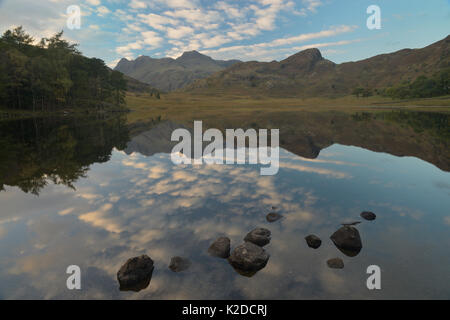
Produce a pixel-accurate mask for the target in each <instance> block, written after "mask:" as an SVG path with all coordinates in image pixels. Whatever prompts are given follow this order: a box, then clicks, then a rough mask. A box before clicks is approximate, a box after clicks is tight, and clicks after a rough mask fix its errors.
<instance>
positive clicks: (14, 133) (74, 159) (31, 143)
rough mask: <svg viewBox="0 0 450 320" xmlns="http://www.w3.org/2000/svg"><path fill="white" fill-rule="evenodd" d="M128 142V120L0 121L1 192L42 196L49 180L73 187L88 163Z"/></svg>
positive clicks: (108, 154) (106, 157)
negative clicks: (14, 190)
mask: <svg viewBox="0 0 450 320" xmlns="http://www.w3.org/2000/svg"><path fill="white" fill-rule="evenodd" d="M127 141H128V129H127V127H126V126H125V119H124V118H119V117H116V118H110V119H100V118H98V117H97V118H30V119H22V120H13V121H4V122H1V123H0V149H1V150H2V151H1V153H0V190H2V189H4V186H5V185H10V186H17V187H19V188H20V189H22V191H24V192H31V193H34V194H39V192H40V190H41V189H42V188H43V187H45V185H46V184H47V181H52V182H53V183H55V184H64V185H67V186H69V187H73V185H72V184H73V183H74V182H75V181H76V180H77V179H78V178H80V177H83V176H84V175H85V174H86V172H87V170H88V168H89V165H91V164H92V163H96V162H106V161H108V160H109V158H110V156H111V151H112V149H113V148H114V147H116V148H118V149H123V148H124V146H125V143H126V142H127Z"/></svg>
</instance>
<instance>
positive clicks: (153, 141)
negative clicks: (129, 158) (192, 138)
mask: <svg viewBox="0 0 450 320" xmlns="http://www.w3.org/2000/svg"><path fill="white" fill-rule="evenodd" d="M178 128H184V127H183V126H182V125H180V124H176V123H174V122H172V121H164V122H161V123H159V124H157V125H156V126H154V127H153V128H151V129H150V130H147V131H144V132H141V133H139V134H137V135H135V136H134V137H133V138H132V139H131V140H130V141H129V142H128V143H127V146H126V148H125V150H124V151H125V153H126V154H131V153H133V152H139V153H140V154H143V155H145V156H152V155H154V154H155V153H170V152H171V150H172V148H173V146H174V145H175V144H177V142H172V141H170V137H171V135H172V132H173V131H174V130H175V129H178Z"/></svg>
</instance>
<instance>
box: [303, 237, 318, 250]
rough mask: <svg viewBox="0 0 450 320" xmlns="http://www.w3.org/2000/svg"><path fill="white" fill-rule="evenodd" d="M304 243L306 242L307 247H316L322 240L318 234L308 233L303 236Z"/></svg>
mask: <svg viewBox="0 0 450 320" xmlns="http://www.w3.org/2000/svg"><path fill="white" fill-rule="evenodd" d="M305 240H306V243H307V244H308V247H310V248H314V249H317V248H318V247H320V245H321V244H322V240H320V238H319V237H318V236H315V235H313V234H310V235H309V236H307V237H305Z"/></svg>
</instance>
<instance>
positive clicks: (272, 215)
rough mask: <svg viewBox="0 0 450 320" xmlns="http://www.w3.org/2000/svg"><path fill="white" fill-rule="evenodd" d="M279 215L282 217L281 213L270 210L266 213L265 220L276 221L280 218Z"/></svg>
mask: <svg viewBox="0 0 450 320" xmlns="http://www.w3.org/2000/svg"><path fill="white" fill-rule="evenodd" d="M281 217H282V216H281V214H279V213H276V212H270V213H268V214H267V216H266V220H267V221H268V222H275V221H277V220H280V219H281Z"/></svg>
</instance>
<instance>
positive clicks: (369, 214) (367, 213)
mask: <svg viewBox="0 0 450 320" xmlns="http://www.w3.org/2000/svg"><path fill="white" fill-rule="evenodd" d="M360 215H361V217H362V218H364V219H366V220H369V221H372V220H375V219H376V218H377V215H376V214H375V213H373V212H370V211H363V212H361V214H360Z"/></svg>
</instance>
